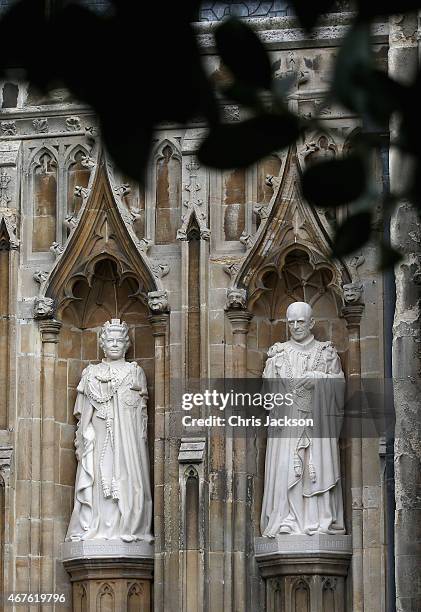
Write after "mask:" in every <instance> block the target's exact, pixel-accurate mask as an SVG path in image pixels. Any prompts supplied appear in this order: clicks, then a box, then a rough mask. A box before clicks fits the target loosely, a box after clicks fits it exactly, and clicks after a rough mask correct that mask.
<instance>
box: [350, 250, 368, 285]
mask: <svg viewBox="0 0 421 612" xmlns="http://www.w3.org/2000/svg"><path fill="white" fill-rule="evenodd" d="M364 262H365V257H364V255H355V256H354V257H351V259H350V260H349V262H348V267H349V269H350V272H351V278H352V280H353V281H354V282H357V281H360V280H361V278H360V273H359V271H358V268H359V267H360V266H362V265H363V263H364Z"/></svg>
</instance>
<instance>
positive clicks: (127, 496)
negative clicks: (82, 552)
mask: <svg viewBox="0 0 421 612" xmlns="http://www.w3.org/2000/svg"><path fill="white" fill-rule="evenodd" d="M77 391H78V396H77V400H76V405H75V409H74V414H75V416H76V417H77V418H78V419H79V422H78V428H77V432H76V441H75V446H76V457H77V459H78V468H77V473H76V483H75V500H74V509H73V513H72V516H71V519H70V524H69V529H68V531H67V535H66V540H90V539H97V538H98V539H122V540H124V541H126V542H131V541H135V540H145V541H151V540H153V537H152V534H151V524H152V496H151V488H150V479H149V456H148V445H147V437H146V436H147V411H146V402H147V396H148V395H147V387H146V377H145V373H144V371H143V369H142V368H141V367H140V366H138V365H137V364H136V363H135V362H133V363H129V362H127V361H125V362H124V363H123V364H122V365H120V366H115V365H113V364H112V363H109V362H106V361H102V363H99V364H97V365H89V366H88V367H87V368H86V369H85V370H84V371H83V374H82V378H81V381H80V383H79V386H78V388H77Z"/></svg>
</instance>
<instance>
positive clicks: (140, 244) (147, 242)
mask: <svg viewBox="0 0 421 612" xmlns="http://www.w3.org/2000/svg"><path fill="white" fill-rule="evenodd" d="M136 244H137V248H138V249H139V251H142V253H147V252H148V251H149V249H150V248H151V245H152V240H151V239H150V238H141V239H140V240H137V241H136Z"/></svg>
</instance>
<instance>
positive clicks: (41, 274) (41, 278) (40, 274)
mask: <svg viewBox="0 0 421 612" xmlns="http://www.w3.org/2000/svg"><path fill="white" fill-rule="evenodd" d="M48 276H49V272H47V271H46V270H37V271H36V272H34V274H33V276H32V278H33V279H34V281H35V282H36V283H39V284H40V285H42V284H43V283H45V281H46V280H47V278H48Z"/></svg>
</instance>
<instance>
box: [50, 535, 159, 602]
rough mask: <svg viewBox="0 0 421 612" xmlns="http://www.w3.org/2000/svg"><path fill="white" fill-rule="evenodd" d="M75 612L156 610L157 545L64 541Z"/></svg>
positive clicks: (100, 541)
mask: <svg viewBox="0 0 421 612" xmlns="http://www.w3.org/2000/svg"><path fill="white" fill-rule="evenodd" d="M61 552H62V560H63V565H64V567H65V568H66V570H67V572H68V573H69V574H70V579H71V582H72V595H73V610H74V612H79V611H80V612H82V611H83V612H94V611H95V612H102V611H104V612H105V611H108V610H116V611H117V610H119V611H121V612H126V611H127V612H129V611H135V610H136V612H152V610H153V566H154V547H153V545H152V544H148V543H146V542H131V543H125V542H120V541H117V540H90V541H86V542H65V543H64V544H62V550H61Z"/></svg>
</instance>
